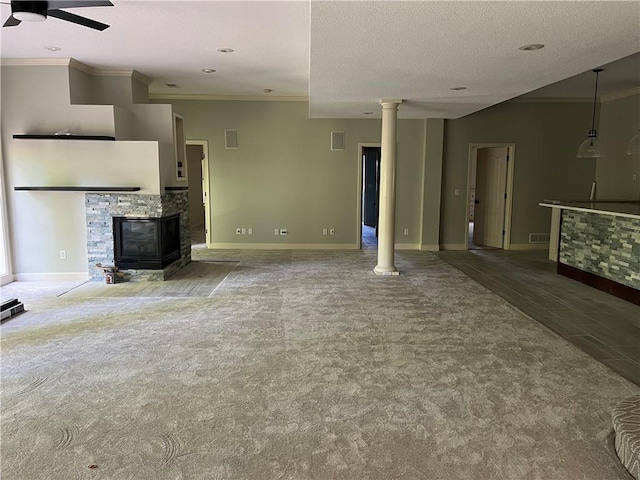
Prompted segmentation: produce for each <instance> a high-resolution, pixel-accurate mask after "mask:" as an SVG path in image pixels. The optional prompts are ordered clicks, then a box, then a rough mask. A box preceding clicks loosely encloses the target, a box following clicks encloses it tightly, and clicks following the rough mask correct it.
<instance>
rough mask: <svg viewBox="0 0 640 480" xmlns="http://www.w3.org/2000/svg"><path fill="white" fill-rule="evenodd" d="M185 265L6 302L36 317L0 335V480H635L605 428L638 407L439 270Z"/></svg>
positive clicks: (468, 283) (592, 368)
mask: <svg viewBox="0 0 640 480" xmlns="http://www.w3.org/2000/svg"><path fill="white" fill-rule="evenodd" d="M194 258H197V259H200V260H207V261H210V262H214V263H210V264H206V265H205V264H200V265H198V264H195V265H193V266H191V267H190V268H191V269H192V270H191V274H184V275H182V276H181V277H180V278H179V279H174V280H173V281H171V280H170V281H167V282H164V284H162V285H160V286H158V285H154V286H147V293H146V294H145V293H144V290H145V289H144V288H143V287H136V286H134V285H115V286H111V285H102V284H93V285H81V286H77V285H67V284H64V285H59V286H51V285H47V286H42V285H33V284H31V285H25V284H12V285H8V286H6V287H3V291H2V296H3V298H6V297H11V296H18V297H19V298H20V299H21V300H23V301H25V303H26V307H27V309H28V310H29V312H28V313H25V314H23V315H21V316H18V317H15V318H14V319H12V320H10V321H9V322H5V323H4V324H3V325H2V328H1V337H2V338H1V347H2V357H1V360H2V365H1V366H2V370H1V375H2V377H1V380H2V384H1V391H0V400H1V413H2V425H1V434H2V437H1V444H0V448H1V456H2V458H1V460H2V463H1V474H2V478H3V479H29V480H31V479H76V478H81V479H84V478H86V479H93V478H95V479H256V480H263V479H345V480H351V479H354V480H355V479H372V480H377V479H443V480H444V479H447V480H451V479H514V480H515V479H544V480H554V479H557V480H567V479H572V480H573V479H594V480H608V479H611V480H614V479H616V480H618V479H626V478H630V477H629V476H628V474H627V473H626V471H625V470H624V468H623V467H622V466H621V465H620V463H619V462H618V460H617V458H616V456H615V453H614V451H613V444H612V438H611V412H612V410H613V408H614V406H615V404H616V403H617V402H618V401H619V400H621V399H623V398H625V397H628V396H629V395H632V394H637V393H640V389H639V388H638V387H636V386H634V385H632V384H631V383H630V382H628V381H626V380H625V379H623V378H622V377H620V376H618V375H617V374H615V373H613V372H612V371H610V370H609V369H608V368H607V367H605V366H604V365H602V364H600V363H599V362H597V361H596V360H594V359H592V358H591V357H589V356H588V355H587V354H585V353H583V352H581V351H579V350H578V349H576V348H575V347H573V346H572V345H570V344H568V343H566V342H565V341H564V340H562V339H561V338H559V337H557V336H556V335H555V334H553V333H552V332H551V331H549V330H547V329H546V328H545V327H543V326H542V325H540V324H538V323H537V322H535V321H533V320H531V319H530V318H528V317H526V316H525V315H523V314H521V313H520V312H519V311H517V310H515V309H514V308H512V307H511V306H510V305H509V304H507V303H506V302H505V301H503V300H502V299H501V298H499V297H498V296H496V295H494V294H493V293H491V292H489V291H488V290H486V289H485V288H484V287H482V286H480V285H479V284H477V283H475V282H474V281H473V280H471V279H469V278H468V277H466V276H465V275H464V274H462V273H460V272H459V271H457V270H456V269H454V268H453V267H451V266H449V265H447V264H446V263H444V262H443V261H442V260H440V259H438V258H437V257H435V256H433V255H431V254H428V253H424V252H403V253H399V254H398V260H397V265H398V267H399V268H400V270H401V271H402V275H401V276H399V277H394V278H389V277H376V276H375V275H373V273H372V271H371V270H372V268H373V266H374V265H375V263H376V262H375V252H366V251H363V252H357V251H352V252H313V251H308V252H290V251H281V252H217V253H210V252H208V251H206V250H198V251H195V252H194ZM227 262H231V263H227ZM233 262H237V263H233ZM203 271H206V273H205V274H204V275H202V276H199V277H198V275H199V274H201V273H203ZM194 272H195V273H194ZM186 273H189V272H188V271H187V272H186ZM194 275H195V276H194ZM40 287H43V289H42V290H38V288H40ZM74 287H77V288H74ZM114 287H116V288H114ZM127 287H129V288H130V292H131V293H130V296H127V295H126V293H125V292H126V291H127ZM136 289H138V290H136ZM140 289H141V290H140ZM38 292H40V293H38ZM90 466H91V467H95V468H89V467H90Z"/></svg>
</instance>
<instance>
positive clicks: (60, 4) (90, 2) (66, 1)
mask: <svg viewBox="0 0 640 480" xmlns="http://www.w3.org/2000/svg"><path fill="white" fill-rule="evenodd" d="M48 3H49V9H50V10H54V9H58V8H79V7H113V3H111V2H109V1H108V0H49V2H48Z"/></svg>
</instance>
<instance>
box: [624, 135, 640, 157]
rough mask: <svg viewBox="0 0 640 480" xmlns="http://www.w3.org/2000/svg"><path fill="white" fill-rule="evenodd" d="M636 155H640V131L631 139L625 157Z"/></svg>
mask: <svg viewBox="0 0 640 480" xmlns="http://www.w3.org/2000/svg"><path fill="white" fill-rule="evenodd" d="M638 153H640V129H638V131H637V132H636V134H635V135H634V136H633V137H631V140H629V145H628V146H627V155H636V154H638Z"/></svg>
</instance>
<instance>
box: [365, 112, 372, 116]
mask: <svg viewBox="0 0 640 480" xmlns="http://www.w3.org/2000/svg"><path fill="white" fill-rule="evenodd" d="M362 114H363V115H373V112H362Z"/></svg>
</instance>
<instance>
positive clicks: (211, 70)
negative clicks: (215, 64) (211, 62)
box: [202, 68, 215, 73]
mask: <svg viewBox="0 0 640 480" xmlns="http://www.w3.org/2000/svg"><path fill="white" fill-rule="evenodd" d="M202 71H203V72H204V73H215V70H214V69H213V68H203V69H202Z"/></svg>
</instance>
